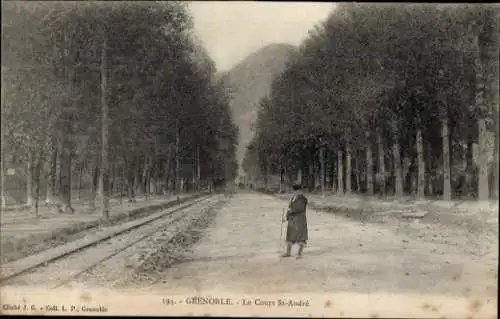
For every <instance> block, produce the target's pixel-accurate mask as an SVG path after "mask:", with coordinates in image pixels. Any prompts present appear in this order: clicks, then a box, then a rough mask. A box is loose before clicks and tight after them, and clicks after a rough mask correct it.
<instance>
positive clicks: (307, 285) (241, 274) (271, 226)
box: [148, 194, 498, 299]
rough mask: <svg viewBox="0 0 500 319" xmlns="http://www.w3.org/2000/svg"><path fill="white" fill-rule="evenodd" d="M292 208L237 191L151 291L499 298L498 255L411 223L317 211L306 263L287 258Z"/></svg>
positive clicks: (311, 224) (311, 220)
mask: <svg viewBox="0 0 500 319" xmlns="http://www.w3.org/2000/svg"><path fill="white" fill-rule="evenodd" d="M285 204H286V203H285V202H284V201H281V200H278V199H275V198H272V197H270V196H264V195H260V194H237V195H236V196H235V197H233V198H232V200H231V201H230V202H229V204H228V205H227V206H226V207H224V208H223V209H222V210H221V211H220V212H219V213H218V215H217V217H216V220H215V222H214V224H213V225H212V227H211V228H209V229H208V230H207V233H206V235H205V237H204V238H203V239H202V241H201V242H199V243H198V244H197V245H195V246H194V247H193V249H192V252H191V254H189V256H188V257H189V258H188V259H189V260H188V261H186V262H184V263H181V264H177V265H174V266H173V267H172V268H170V269H168V270H166V272H165V273H164V276H165V281H164V283H161V284H158V285H156V286H153V287H149V288H148V289H154V290H162V291H169V290H170V291H175V292H178V293H189V292H191V293H192V292H193V291H197V292H201V291H207V290H214V289H215V290H223V291H231V292H234V293H243V294H247V293H250V294H253V293H285V292H288V293H295V292H301V291H302V292H310V293H326V292H349V293H350V292H354V293H363V294H366V293H394V294H437V295H444V296H450V297H453V296H456V297H469V296H470V297H472V296H475V297H480V298H484V297H486V298H494V299H496V294H497V285H496V282H497V279H496V278H497V260H498V251H496V252H492V253H491V254H490V255H489V257H490V258H486V259H484V258H483V259H481V258H480V257H477V256H473V255H471V254H469V253H467V249H466V248H467V238H449V239H450V240H451V241H452V242H454V243H455V244H454V245H449V244H446V243H440V242H439V241H436V242H429V241H425V240H419V238H418V237H417V238H415V236H414V235H411V234H409V233H408V234H407V232H405V231H404V227H407V228H408V227H410V228H411V227H412V225H410V224H409V225H404V227H402V226H401V225H399V226H397V225H380V224H362V223H359V222H355V221H352V220H350V219H346V218H344V217H340V216H336V215H334V214H329V213H324V212H318V211H314V210H309V212H308V215H309V216H308V223H309V237H310V241H309V243H308V247H307V248H306V250H305V255H304V259H302V260H296V259H293V258H292V259H281V258H279V255H278V250H279V248H280V241H279V239H280V218H281V216H280V215H281V213H282V208H283V207H284V206H285ZM415 227H418V226H415ZM423 231H425V232H429V231H431V232H432V231H433V229H422V230H421V231H420V232H423ZM417 232H418V231H417ZM434 235H436V236H440V237H443V236H444V237H448V236H452V235H448V234H446V232H440V233H435V234H429V233H426V236H433V237H434V238H436V237H435V236H434ZM456 243H462V245H457V244H456ZM296 249H297V248H294V250H293V253H296Z"/></svg>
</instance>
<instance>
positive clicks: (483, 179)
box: [477, 118, 490, 200]
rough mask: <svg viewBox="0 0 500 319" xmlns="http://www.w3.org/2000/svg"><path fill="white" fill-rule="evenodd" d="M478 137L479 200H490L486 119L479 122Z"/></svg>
mask: <svg viewBox="0 0 500 319" xmlns="http://www.w3.org/2000/svg"><path fill="white" fill-rule="evenodd" d="M477 126H478V131H479V132H478V135H479V143H478V144H479V150H478V153H479V154H478V159H479V163H478V167H479V176H478V199H479V200H488V199H489V195H490V194H489V185H488V184H489V183H488V144H487V136H486V135H487V130H486V121H485V119H484V118H480V119H478V121H477Z"/></svg>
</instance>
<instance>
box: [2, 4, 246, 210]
mask: <svg viewBox="0 0 500 319" xmlns="http://www.w3.org/2000/svg"><path fill="white" fill-rule="evenodd" d="M191 20H192V18H191V17H190V15H189V13H188V11H187V7H186V4H184V3H180V2H124V3H116V2H77V3H74V2H53V3H47V4H46V3H43V4H42V3H36V2H35V3H25V2H8V3H5V4H4V10H3V12H2V26H3V38H2V44H3V45H2V89H3V92H2V120H3V123H2V124H4V125H2V129H4V130H3V131H2V133H3V136H2V147H3V149H2V166H4V165H3V164H4V159H5V161H6V162H9V163H22V164H25V165H26V167H27V172H28V174H27V175H28V182H27V193H28V194H27V196H28V204H30V202H36V206H37V207H38V198H39V196H40V193H41V191H40V189H41V187H42V188H44V189H45V190H46V199H47V202H48V203H55V204H57V205H58V206H59V207H60V209H61V210H62V211H64V212H71V211H73V208H72V205H71V200H72V197H73V196H72V194H71V190H72V188H75V184H76V187H77V188H79V189H82V188H83V189H86V190H87V194H88V199H89V200H90V204H91V205H94V203H95V200H96V194H99V193H101V195H102V196H101V198H102V200H103V202H102V208H103V211H104V215H105V216H104V217H106V214H107V213H106V212H107V210H108V208H107V207H108V198H109V196H110V195H112V193H113V190H116V189H117V185H119V184H120V185H121V187H120V188H125V189H126V190H128V196H129V200H130V201H134V200H135V192H136V191H137V190H141V191H142V192H144V194H146V195H149V194H150V193H151V192H155V193H162V192H164V191H168V190H170V191H174V192H179V191H184V190H187V189H188V187H189V188H190V189H192V190H196V189H199V188H200V187H201V186H202V184H203V183H204V184H205V185H208V183H209V181H211V180H213V179H215V178H218V179H224V178H226V179H227V178H229V179H231V178H232V177H233V176H234V175H235V174H236V170H237V167H236V165H237V164H236V160H235V146H236V143H237V136H238V131H237V128H236V127H235V125H234V124H233V123H232V119H231V114H230V110H229V104H228V102H229V101H228V96H227V95H226V94H225V92H224V89H223V88H222V87H221V85H219V84H218V83H215V82H214V74H215V66H214V63H213V62H212V61H211V59H210V58H209V57H208V55H207V53H206V52H205V50H204V48H203V47H202V46H201V45H200V43H199V41H198V40H197V39H196V37H195V36H194V35H193V32H192V28H193V26H192V21H191ZM4 127H5V128H4ZM4 154H5V155H4ZM4 156H6V157H8V158H4ZM3 173H4V167H2V183H3V181H4V176H3ZM75 180H76V182H75ZM99 185H100V186H99ZM4 186H5V187H4ZM5 191H8V185H2V199H4V192H5ZM42 197H43V196H42ZM33 199H35V200H34V201H33Z"/></svg>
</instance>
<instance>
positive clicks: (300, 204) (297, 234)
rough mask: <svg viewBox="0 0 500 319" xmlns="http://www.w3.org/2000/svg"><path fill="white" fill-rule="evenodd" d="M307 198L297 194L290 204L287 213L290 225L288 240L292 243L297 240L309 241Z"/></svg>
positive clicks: (287, 233) (288, 227) (287, 230)
mask: <svg viewBox="0 0 500 319" xmlns="http://www.w3.org/2000/svg"><path fill="white" fill-rule="evenodd" d="M306 209H307V198H306V197H305V196H304V195H302V194H298V195H295V196H294V197H293V198H292V200H291V201H290V204H289V205H288V211H287V213H286V219H287V220H288V226H287V228H286V240H287V241H289V242H292V243H296V242H300V241H303V242H307V240H308V232H307V217H306Z"/></svg>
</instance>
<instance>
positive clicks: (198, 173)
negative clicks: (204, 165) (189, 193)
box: [196, 145, 201, 192]
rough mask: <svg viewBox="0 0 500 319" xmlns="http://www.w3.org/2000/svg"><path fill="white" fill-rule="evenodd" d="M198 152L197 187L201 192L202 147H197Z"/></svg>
mask: <svg viewBox="0 0 500 319" xmlns="http://www.w3.org/2000/svg"><path fill="white" fill-rule="evenodd" d="M196 152H197V155H198V156H197V157H196V159H197V178H196V185H197V191H198V192H200V191H201V167H200V145H197V148H196Z"/></svg>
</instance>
